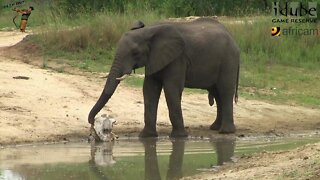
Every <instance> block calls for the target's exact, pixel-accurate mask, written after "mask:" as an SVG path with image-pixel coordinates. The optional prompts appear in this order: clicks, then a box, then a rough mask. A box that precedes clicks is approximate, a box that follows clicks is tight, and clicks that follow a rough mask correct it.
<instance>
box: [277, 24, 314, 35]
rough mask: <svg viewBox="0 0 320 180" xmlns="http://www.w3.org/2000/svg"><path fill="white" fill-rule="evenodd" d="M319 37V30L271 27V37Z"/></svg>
mask: <svg viewBox="0 0 320 180" xmlns="http://www.w3.org/2000/svg"><path fill="white" fill-rule="evenodd" d="M280 35H283V36H320V30H319V29H317V28H298V27H291V26H290V27H287V28H280V27H272V28H271V36H280Z"/></svg>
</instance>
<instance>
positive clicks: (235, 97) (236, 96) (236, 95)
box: [234, 63, 240, 104]
mask: <svg viewBox="0 0 320 180" xmlns="http://www.w3.org/2000/svg"><path fill="white" fill-rule="evenodd" d="M239 71H240V63H239V65H238V72H237V84H236V93H235V95H234V102H235V103H236V104H237V103H238V86H239Z"/></svg>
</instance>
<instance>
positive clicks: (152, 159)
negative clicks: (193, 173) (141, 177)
mask: <svg viewBox="0 0 320 180" xmlns="http://www.w3.org/2000/svg"><path fill="white" fill-rule="evenodd" d="M141 141H142V143H143V145H144V149H145V156H144V161H145V179H146V180H158V179H159V180H161V176H160V171H159V166H158V157H157V139H154V138H151V139H144V140H141ZM184 147H185V141H184V140H183V139H176V140H173V141H172V152H171V155H170V160H169V167H168V170H167V179H179V178H181V177H182V175H183V174H182V163H183V156H184Z"/></svg>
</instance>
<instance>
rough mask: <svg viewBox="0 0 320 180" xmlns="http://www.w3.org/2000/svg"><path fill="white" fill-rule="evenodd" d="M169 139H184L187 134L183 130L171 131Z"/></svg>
mask: <svg viewBox="0 0 320 180" xmlns="http://www.w3.org/2000/svg"><path fill="white" fill-rule="evenodd" d="M170 137H171V138H185V137H188V133H187V132H186V131H185V130H172V132H171V134H170Z"/></svg>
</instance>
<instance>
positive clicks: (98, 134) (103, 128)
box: [89, 114, 117, 142]
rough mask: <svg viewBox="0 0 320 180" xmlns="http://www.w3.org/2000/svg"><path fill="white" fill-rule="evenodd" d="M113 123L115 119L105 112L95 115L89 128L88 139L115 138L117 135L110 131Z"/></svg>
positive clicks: (105, 139)
mask: <svg viewBox="0 0 320 180" xmlns="http://www.w3.org/2000/svg"><path fill="white" fill-rule="evenodd" d="M114 123H116V120H115V119H113V118H111V117H110V116H107V115H105V114H103V115H101V116H100V117H97V118H96V119H95V123H94V125H92V126H91V128H90V135H89V141H98V142H99V141H104V142H110V141H113V140H115V138H117V136H116V135H115V134H114V133H113V132H112V128H113V125H114Z"/></svg>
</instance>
